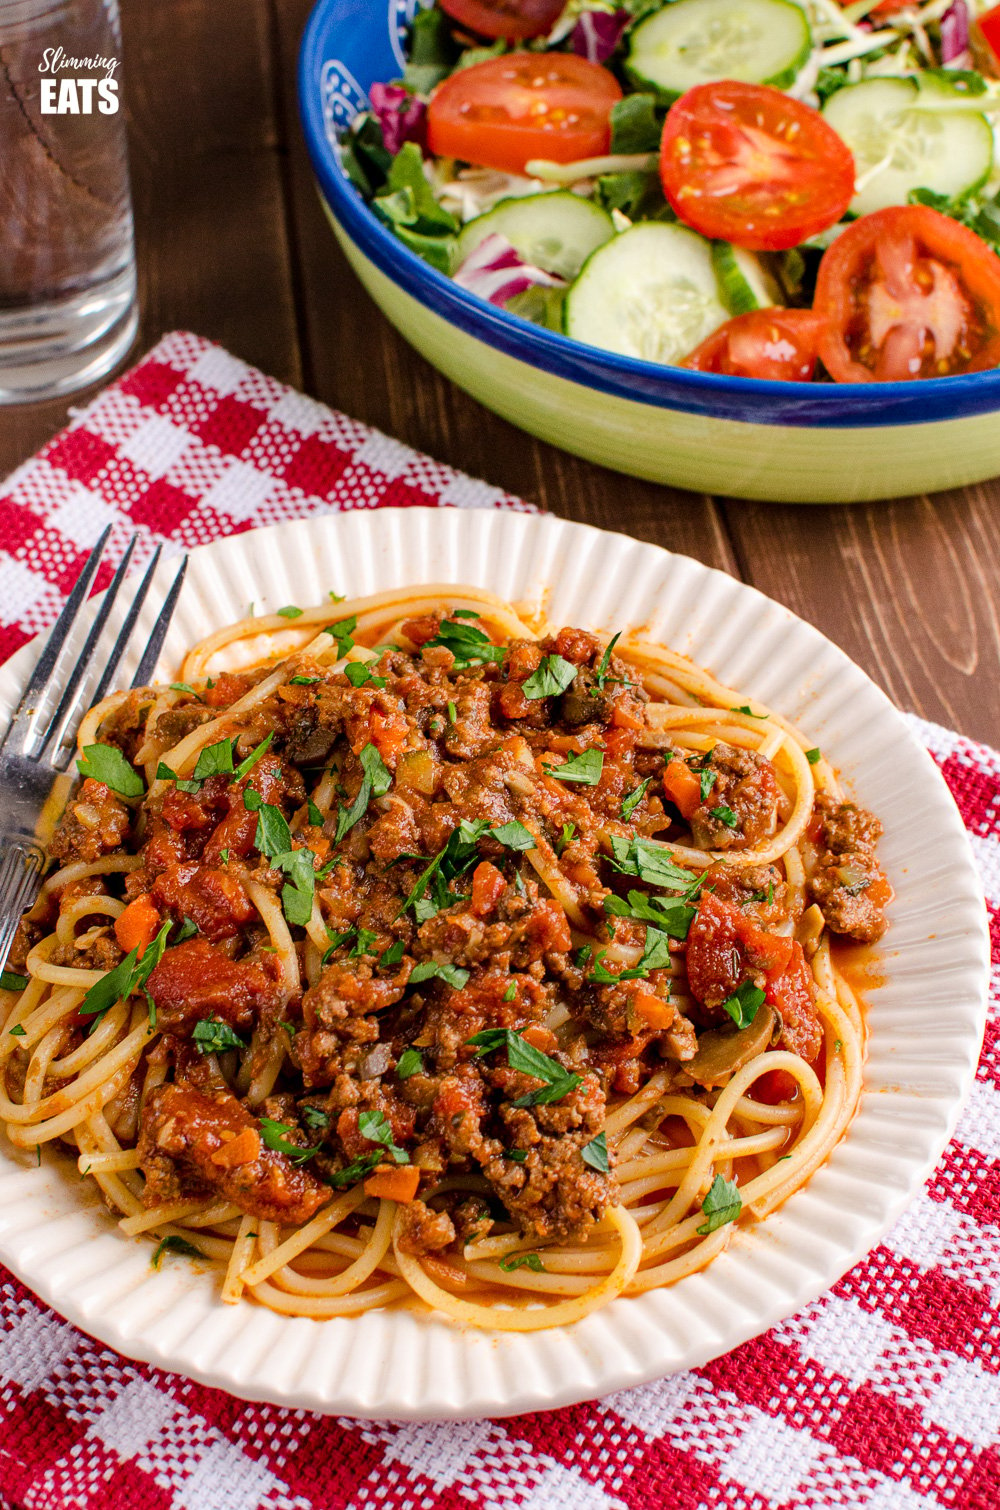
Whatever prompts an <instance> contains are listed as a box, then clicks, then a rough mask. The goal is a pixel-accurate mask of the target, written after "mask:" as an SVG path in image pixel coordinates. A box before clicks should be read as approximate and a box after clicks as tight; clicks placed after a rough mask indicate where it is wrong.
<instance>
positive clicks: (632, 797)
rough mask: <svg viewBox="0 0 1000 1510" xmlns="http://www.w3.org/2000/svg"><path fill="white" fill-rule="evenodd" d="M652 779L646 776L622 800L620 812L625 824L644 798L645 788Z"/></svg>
mask: <svg viewBox="0 0 1000 1510" xmlns="http://www.w3.org/2000/svg"><path fill="white" fill-rule="evenodd" d="M652 779H653V778H652V776H647V777H646V779H645V781H640V783H639V785H638V786H637V787H634V788H633V789H632V791H631V792H627V793H626V794H625V796H624V797H623V798H622V809H621V811H622V817H623V818H624V819H625V821H626V823H627V822H628V820H629V818H631V816H632V814H633V813H634V812H635V810H636V808H637V807H638V806H639V803H640V802H641V801H642V799H643V797H645V795H646V788H647V787H648V786H649V783H650V782H651V781H652Z"/></svg>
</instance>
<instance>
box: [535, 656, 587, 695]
mask: <svg viewBox="0 0 1000 1510" xmlns="http://www.w3.org/2000/svg"><path fill="white" fill-rule="evenodd" d="M576 670H577V668H576V667H575V666H574V665H573V662H572V661H566V660H564V659H563V657H562V656H561V655H546V656H543V658H542V660H541V661H540V662H539V664H538V667H537V669H536V670H535V671H533V672H532V673H531V675H530V676H529V677H528V678H527V680H526V681H524V682H522V684H521V691H522V692H523V693H524V695H525V697H527V698H529V699H530V700H531V701H533V702H534V701H535V700H536V699H538V698H540V697H558V696H559V694H560V693H561V692H565V691H566V688H567V687H568V686H569V685H570V683H571V682H572V681H573V679H574V677H575V676H576Z"/></svg>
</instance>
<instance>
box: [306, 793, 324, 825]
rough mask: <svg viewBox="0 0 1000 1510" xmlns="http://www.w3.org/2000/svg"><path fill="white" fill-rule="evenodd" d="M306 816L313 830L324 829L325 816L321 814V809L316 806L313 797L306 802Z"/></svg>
mask: <svg viewBox="0 0 1000 1510" xmlns="http://www.w3.org/2000/svg"><path fill="white" fill-rule="evenodd" d="M306 815H307V817H308V819H309V822H310V823H311V824H312V826H313V828H322V827H323V814H322V813H321V812H320V810H319V808H318V807H317V806H316V804H315V802H314V801H313V800H312V798H311V797H309V798H308V799H307V800H306Z"/></svg>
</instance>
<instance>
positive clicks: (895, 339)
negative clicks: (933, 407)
mask: <svg viewBox="0 0 1000 1510" xmlns="http://www.w3.org/2000/svg"><path fill="white" fill-rule="evenodd" d="M813 306H814V308H815V309H816V310H817V311H818V312H819V313H820V314H821V315H824V316H825V317H826V320H827V330H826V332H825V334H824V335H823V336H822V337H821V338H820V346H819V354H820V357H821V359H822V362H823V365H824V366H825V368H826V370H827V371H828V372H829V374H830V376H831V377H832V378H835V379H836V381H837V382H838V383H872V382H900V381H904V380H908V379H912V378H931V377H949V376H952V375H953V374H955V373H961V372H981V371H982V370H983V368H986V367H996V366H998V365H1000V257H998V256H997V254H996V253H995V252H994V251H992V250H991V249H990V248H989V247H988V246H987V245H986V243H985V241H981V240H980V238H979V237H978V236H977V235H976V233H975V231H970V230H969V228H968V226H964V225H960V224H959V222H958V221H957V220H952V219H951V217H950V216H948V215H942V214H941V213H940V211H938V210H932V209H930V208H929V207H928V206H927V205H894V206H891V207H890V208H889V209H886V210H876V211H874V213H873V214H871V215H863V216H862V217H861V219H860V220H856V221H855V222H854V224H853V225H850V226H848V227H847V230H846V231H843V232H841V234H840V235H839V236H838V237H837V239H836V241H835V242H834V243H833V245H832V246H831V247H829V248H828V250H827V251H826V252H825V253H824V254H823V260H822V262H821V263H820V265H819V273H818V275H817V278H816V296H815V299H814V301H813Z"/></svg>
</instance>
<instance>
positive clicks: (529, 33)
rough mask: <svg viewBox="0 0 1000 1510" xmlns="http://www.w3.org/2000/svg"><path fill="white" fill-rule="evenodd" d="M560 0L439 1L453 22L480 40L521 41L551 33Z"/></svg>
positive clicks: (560, 8)
mask: <svg viewBox="0 0 1000 1510" xmlns="http://www.w3.org/2000/svg"><path fill="white" fill-rule="evenodd" d="M563 4H564V0H441V9H442V10H443V11H447V13H448V15H449V16H451V18H452V20H453V21H457V22H458V23H459V25H460V26H466V27H468V29H469V31H474V32H478V34H479V36H481V37H505V38H506V39H507V41H508V42H523V41H524V40H525V39H526V38H527V37H541V36H543V35H544V33H545V32H547V31H551V29H552V23H553V21H554V20H555V19H556V17H557V16H558V14H559V12H560V11H561V10H562V8H563Z"/></svg>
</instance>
